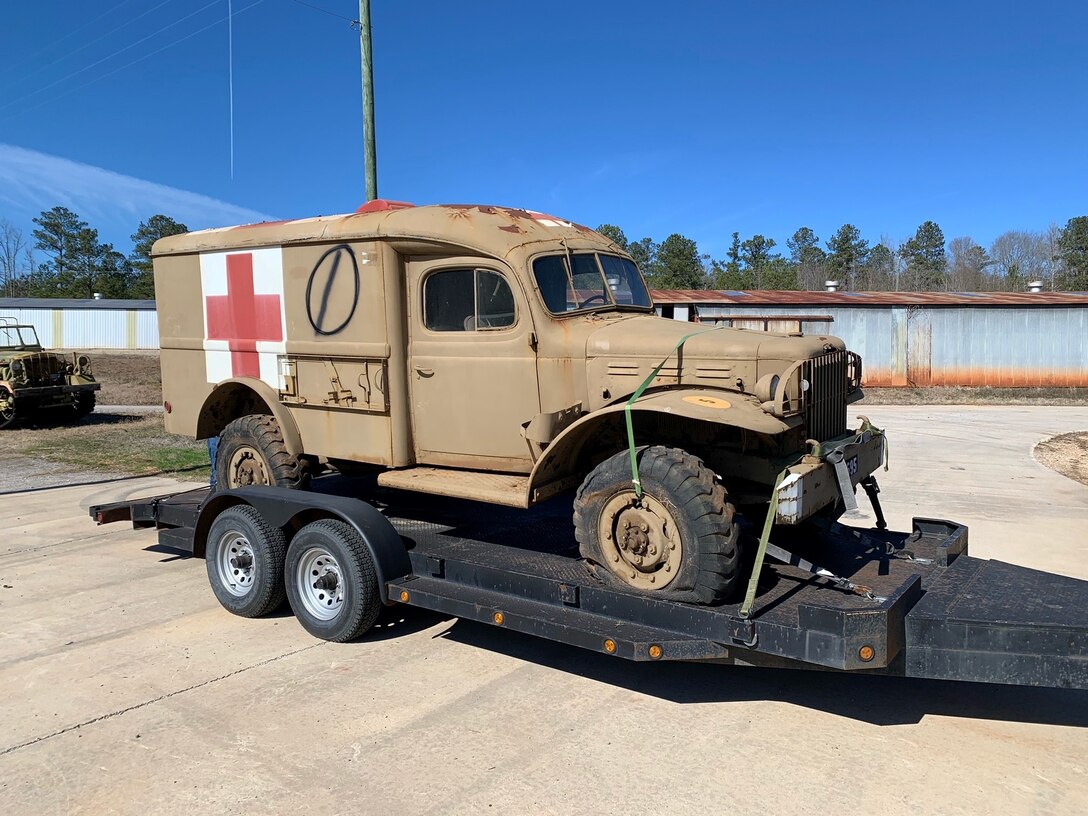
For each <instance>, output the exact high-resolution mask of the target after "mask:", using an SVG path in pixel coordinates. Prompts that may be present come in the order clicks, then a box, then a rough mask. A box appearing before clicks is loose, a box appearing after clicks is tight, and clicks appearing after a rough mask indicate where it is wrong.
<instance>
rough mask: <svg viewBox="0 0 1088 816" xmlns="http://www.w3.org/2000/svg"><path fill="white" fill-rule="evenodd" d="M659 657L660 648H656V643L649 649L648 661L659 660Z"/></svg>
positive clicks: (660, 653)
mask: <svg viewBox="0 0 1088 816" xmlns="http://www.w3.org/2000/svg"><path fill="white" fill-rule="evenodd" d="M661 655H662V651H661V647H660V646H658V645H657V644H656V643H655V644H654V645H653V646H651V647H650V659H651V660H660V659H661Z"/></svg>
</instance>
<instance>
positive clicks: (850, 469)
mask: <svg viewBox="0 0 1088 816" xmlns="http://www.w3.org/2000/svg"><path fill="white" fill-rule="evenodd" d="M846 472H847V473H849V474H850V476H851V477H853V476H857V475H858V458H857V457H856V456H851V457H850V458H849V459H847V460H846Z"/></svg>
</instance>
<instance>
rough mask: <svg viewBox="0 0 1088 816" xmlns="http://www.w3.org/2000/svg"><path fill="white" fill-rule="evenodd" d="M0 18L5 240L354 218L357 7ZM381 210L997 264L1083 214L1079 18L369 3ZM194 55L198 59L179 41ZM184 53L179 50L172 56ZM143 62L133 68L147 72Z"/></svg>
mask: <svg viewBox="0 0 1088 816" xmlns="http://www.w3.org/2000/svg"><path fill="white" fill-rule="evenodd" d="M307 2H312V3H313V4H314V5H317V6H320V7H322V8H324V9H326V10H328V11H329V12H331V13H323V12H321V11H317V10H315V9H312V8H308V7H306V6H304V5H302V4H300V3H299V2H295V0H233V6H234V10H235V13H236V14H235V18H234V126H235V127H234V138H235V152H234V176H233V178H232V177H231V174H230V151H229V128H228V122H229V105H228V83H227V65H228V62H227V25H226V22H225V19H226V9H227V0H212V1H211V2H209V0H125V1H124V2H122V0H100V2H97V3H94V4H89V3H85V2H75V0H38V2H35V3H25V2H20V3H15V2H8V3H5V4H4V25H3V27H2V29H0V218H3V217H6V218H8V219H9V220H11V221H13V222H16V223H17V224H19V225H20V226H23V227H29V226H30V224H29V219H30V218H31V217H32V216H33V215H34V214H35V213H36V212H37V211H38V210H40V209H42V208H45V207H49V206H52V205H53V204H54V203H65V204H66V205H67V206H70V207H72V208H73V209H76V210H77V211H78V212H80V213H81V214H82V215H84V217H86V218H87V219H88V220H91V221H92V223H93V225H95V226H98V227H99V228H100V229H101V231H102V233H103V235H104V236H105V237H106V238H108V239H109V240H113V241H115V242H117V243H118V245H119V246H120V247H121V248H123V249H126V250H127V248H128V240H127V237H128V234H129V233H130V232H131V231H132V230H133V229H134V228H135V225H136V223H137V222H138V221H139V220H141V219H142V218H144V217H146V216H147V215H151V214H152V213H153V212H156V211H163V212H166V213H167V214H171V215H175V216H176V217H179V218H180V219H182V220H186V221H187V222H188V223H189V224H190V226H191V227H194V228H195V227H204V226H214V225H223V224H227V223H234V222H239V221H247V220H253V219H257V220H259V219H260V218H262V217H266V216H275V217H302V216H309V215H315V214H322V213H330V212H344V211H349V210H352V209H354V208H355V207H356V206H358V205H359V204H360V203H362V201H363V199H364V193H363V177H362V137H361V114H360V100H359V96H360V94H359V51H358V37H357V35H356V34H355V33H354V32H353V31H352V29H351V28H350V26H349V24H348V22H347V20H345V19H340V17H337V16H335V15H340V16H342V17H344V18H349V19H350V18H353V17H355V16H357V11H358V5H357V2H355V0H307ZM372 5H373V17H374V50H375V58H376V68H375V82H376V86H377V91H376V99H377V121H378V169H379V189H380V193H381V195H382V196H383V197H387V198H397V199H405V200H409V201H413V202H416V203H434V202H451V201H459V202H485V203H496V204H509V205H515V206H523V207H528V208H531V209H537V210H544V211H547V212H551V213H554V214H557V215H562V216H564V217H567V218H573V219H575V220H578V221H581V222H583V223H586V224H589V225H590V226H596V225H597V224H599V223H601V222H612V223H615V224H618V225H620V226H621V227H623V229H624V230H625V231H626V233H627V234H628V236H629V237H631V238H641V237H642V236H644V235H649V236H652V237H654V238H656V239H658V240H660V239H661V238H664V237H665V236H666V235H667V234H669V233H671V232H682V233H684V234H686V235H688V236H690V237H692V238H695V239H696V240H697V241H698V242H699V246H700V249H701V250H703V251H704V252H709V253H711V254H712V255H714V256H715V257H720V256H721V255H723V254H724V253H725V250H726V248H727V246H728V243H729V236H730V233H731V232H732V231H734V230H738V231H740V233H741V234H742V236H744V237H747V236H749V235H751V234H753V233H756V232H761V233H763V234H766V235H770V236H771V237H773V238H775V239H776V240H777V241H778V243H779V244H780V245H781V246H782V247H783V249H784V244H785V239H786V238H787V237H788V236H789V235H790V234H791V233H792V232H793V230H794V229H796V228H797V227H799V226H801V225H807V226H810V227H812V228H813V229H815V230H816V232H817V234H818V235H819V236H820V237H821V238H822V239H826V238H827V237H828V236H829V235H830V234H831V233H832V232H833V231H834V230H835V229H836V228H837V227H838V226H839V225H841V224H842V223H844V222H847V221H849V222H852V223H855V224H857V225H858V226H859V227H860V228H861V229H862V231H863V233H864V234H865V236H866V237H868V238H869V239H870V240H871V241H873V242H874V243H875V241H877V240H879V238H880V236H881V235H888V236H890V237H891V238H893V239H902V238H903V237H905V236H907V235H908V234H910V233H912V232H913V230H914V229H915V227H916V226H917V225H918V224H919V223H920V222H921V221H923V220H925V219H928V218H932V219H934V220H936V221H937V222H938V223H939V224H940V225H941V226H942V228H943V229H944V231H945V235H946V236H947V237H948V238H952V237H954V236H957V235H972V236H973V237H975V238H976V239H978V240H980V241H981V242H983V243H988V242H989V241H990V240H992V239H993V238H994V237H995V236H996V235H998V234H999V233H1001V232H1003V231H1005V230H1007V229H1042V228H1045V227H1046V226H1047V225H1048V224H1050V223H1052V222H1058V223H1062V224H1064V223H1065V221H1066V220H1067V219H1068V218H1070V217H1072V216H1075V215H1084V214H1088V92H1086V89H1088V4H1086V3H1083V2H1039V3H1024V2H1017V3H1010V2H975V3H967V2H915V3H878V2H856V3H846V2H822V3H811V2H795V3H793V2H775V3H768V2H713V3H712V2H683V1H682V0H674V2H671V3H661V2H654V3H651V2H641V0H631V1H629V2H593V3H588V2H585V0H582V2H565V1H564V0H550V2H544V3H510V2H491V1H490V0H481V1H480V2H456V3H455V2H431V1H430V0H414V1H412V2H409V1H408V0H400V1H399V2H394V1H393V0H373V4H372ZM183 38H185V39H183ZM179 41H180V42H179ZM133 62H135V64H130V63H133Z"/></svg>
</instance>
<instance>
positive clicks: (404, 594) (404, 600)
mask: <svg viewBox="0 0 1088 816" xmlns="http://www.w3.org/2000/svg"><path fill="white" fill-rule="evenodd" d="M400 600H401V603H408V590H407V589H402V590H401V591H400Z"/></svg>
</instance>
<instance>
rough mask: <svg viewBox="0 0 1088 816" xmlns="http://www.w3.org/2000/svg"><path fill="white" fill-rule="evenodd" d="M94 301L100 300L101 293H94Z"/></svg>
mask: <svg viewBox="0 0 1088 816" xmlns="http://www.w3.org/2000/svg"><path fill="white" fill-rule="evenodd" d="M94 299H95V300H102V293H101V292H95V293H94Z"/></svg>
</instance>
